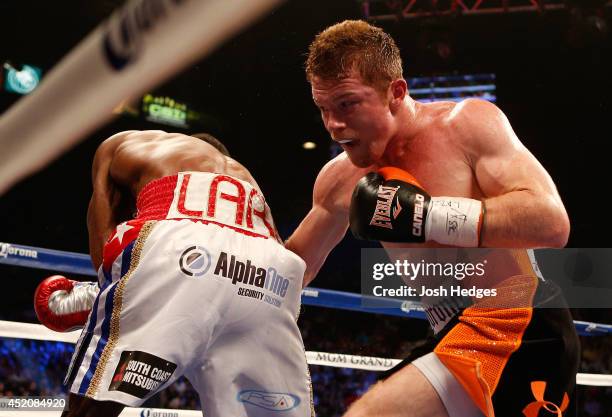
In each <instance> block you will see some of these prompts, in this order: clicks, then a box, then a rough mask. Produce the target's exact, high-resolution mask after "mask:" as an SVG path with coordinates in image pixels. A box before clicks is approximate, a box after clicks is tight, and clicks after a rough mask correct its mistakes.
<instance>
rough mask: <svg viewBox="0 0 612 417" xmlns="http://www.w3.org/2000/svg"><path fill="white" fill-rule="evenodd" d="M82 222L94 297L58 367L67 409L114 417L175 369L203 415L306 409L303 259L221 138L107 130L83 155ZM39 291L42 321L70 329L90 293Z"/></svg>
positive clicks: (72, 413)
mask: <svg viewBox="0 0 612 417" xmlns="http://www.w3.org/2000/svg"><path fill="white" fill-rule="evenodd" d="M202 139H203V140H202ZM134 209H136V212H135V215H134V216H133V215H132V213H133V210H134ZM87 220H88V228H89V241H90V253H91V257H92V260H93V263H94V266H95V267H96V268H99V269H98V282H99V285H100V292H99V295H98V296H97V298H95V301H94V302H93V307H92V308H91V313H90V314H89V318H88V321H87V323H85V327H84V329H83V332H82V333H81V337H80V339H79V341H78V343H77V346H76V350H75V353H74V356H73V359H72V363H71V365H70V368H69V370H68V375H67V384H68V386H69V389H70V393H71V394H70V398H69V409H68V410H67V411H65V412H64V414H63V416H64V417H76V416H105V417H108V416H117V415H118V414H119V413H120V412H121V410H122V409H123V408H124V406H126V405H127V406H138V405H140V404H142V403H143V402H144V401H145V400H147V399H148V398H150V397H151V396H152V395H154V394H155V393H156V392H158V391H160V390H162V389H164V388H165V387H167V386H168V385H170V384H172V382H174V381H175V380H176V379H177V378H178V377H180V376H182V375H185V376H186V377H187V378H188V379H189V380H190V382H191V383H192V384H193V386H194V387H195V388H196V390H197V391H198V393H199V395H200V400H201V403H202V408H203V412H204V413H205V415H206V416H207V417H222V416H223V417H225V416H230V415H231V416H249V417H252V416H261V417H264V416H269V415H270V413H271V412H282V415H284V416H296V417H297V416H300V417H303V416H314V411H313V409H312V400H311V387H310V376H309V374H308V368H307V364H306V358H305V355H304V346H303V343H302V339H301V336H300V332H299V330H298V328H297V324H296V318H297V315H298V312H299V306H300V293H301V283H302V279H303V273H304V269H305V264H304V261H303V260H301V259H300V258H299V257H298V256H296V255H295V254H294V253H292V252H290V251H288V250H286V249H285V248H284V247H283V245H282V243H281V242H280V241H279V238H278V233H277V232H276V229H275V226H274V222H273V220H272V215H271V213H270V209H269V207H268V205H267V204H266V202H265V199H264V196H263V194H262V193H261V190H260V189H259V187H258V186H257V183H256V182H255V180H254V179H253V177H252V176H251V175H250V174H249V172H248V171H247V169H246V168H245V167H244V166H242V165H241V164H239V163H238V162H237V161H235V160H234V159H232V158H230V157H229V155H227V151H226V150H225V147H224V146H223V145H221V144H220V142H218V141H217V140H216V139H215V138H212V137H211V136H209V135H204V136H201V138H196V137H191V136H186V135H182V134H174V133H166V132H162V131H142V132H140V131H129V132H122V133H119V134H117V135H114V136H112V137H110V138H109V139H107V140H106V141H104V142H103V143H102V144H101V145H100V147H99V148H98V150H97V152H96V155H95V158H94V162H93V195H92V198H91V202H90V204H89V211H88V216H87ZM58 280H59V281H58ZM44 285H45V288H43V289H39V291H38V295H39V297H38V299H37V303H38V304H41V305H39V306H38V307H37V310H39V311H44V312H45V313H44V314H43V315H42V316H41V318H43V319H44V320H51V321H52V325H53V326H55V327H56V328H59V329H66V328H69V327H72V326H73V325H74V324H75V320H76V319H78V317H79V314H81V313H82V311H83V310H86V309H87V307H88V306H87V303H88V302H90V300H91V298H90V297H87V296H84V295H83V291H82V289H81V287H80V286H78V287H76V288H73V284H72V283H71V282H69V281H68V282H67V280H65V279H61V278H56V279H54V280H49V281H46V282H45V284H44ZM62 291H63V292H62ZM50 300H55V302H51V303H50V302H49V301H50ZM58 303H59V304H60V305H58ZM70 303H75V304H78V306H76V307H74V306H72V307H70V305H69V304H70ZM66 313H67V314H66ZM62 315H64V318H65V319H66V320H67V321H68V323H61V319H62ZM47 324H49V323H47Z"/></svg>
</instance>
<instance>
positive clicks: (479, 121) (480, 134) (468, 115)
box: [442, 98, 516, 155]
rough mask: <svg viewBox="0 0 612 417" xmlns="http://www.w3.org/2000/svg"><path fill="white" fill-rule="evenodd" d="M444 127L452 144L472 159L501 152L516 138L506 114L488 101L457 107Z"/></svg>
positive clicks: (447, 116)
mask: <svg viewBox="0 0 612 417" xmlns="http://www.w3.org/2000/svg"><path fill="white" fill-rule="evenodd" d="M442 123H443V128H444V129H445V131H446V132H447V133H448V135H449V136H450V137H452V140H453V142H454V143H455V144H457V145H458V146H459V147H460V148H462V149H463V151H464V152H465V153H466V154H470V155H472V154H474V153H476V154H481V153H482V152H485V153H488V152H486V151H487V150H495V149H500V148H502V147H504V146H505V145H507V144H509V141H512V140H513V139H515V138H516V137H515V135H514V132H513V131H512V127H511V126H510V123H509V122H508V119H507V118H506V116H505V115H504V113H503V112H502V111H501V110H500V109H499V108H498V107H497V106H496V105H495V104H493V103H491V102H488V101H486V100H481V99H473V98H471V99H466V100H464V101H462V102H460V103H456V104H455V105H454V106H453V107H452V109H450V110H449V111H448V113H447V114H446V115H445V117H444V118H443V121H442Z"/></svg>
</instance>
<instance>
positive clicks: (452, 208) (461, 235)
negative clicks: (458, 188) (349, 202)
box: [425, 197, 482, 248]
mask: <svg viewBox="0 0 612 417" xmlns="http://www.w3.org/2000/svg"><path fill="white" fill-rule="evenodd" d="M481 221H482V202H481V201H479V200H474V199H471V198H462V197H432V198H431V204H430V206H429V212H428V213H427V220H426V222H425V237H426V239H427V240H429V241H431V240H433V241H435V242H438V243H442V244H443V245H451V246H457V247H463V248H476V247H478V244H479V239H480V236H479V234H480V223H481Z"/></svg>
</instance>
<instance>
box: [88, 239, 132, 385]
mask: <svg viewBox="0 0 612 417" xmlns="http://www.w3.org/2000/svg"><path fill="white" fill-rule="evenodd" d="M135 242H136V241H133V242H131V243H130V244H129V245H128V246H126V247H125V249H124V250H123V259H122V260H121V279H123V278H124V277H125V274H126V273H127V272H128V271H129V269H130V261H131V259H132V250H133V249H134V244H135ZM121 279H120V280H118V281H116V282H115V283H114V284H113V285H112V288H111V289H110V290H109V291H108V295H107V296H106V301H105V303H104V319H103V321H102V329H101V335H100V340H98V345H97V346H96V351H95V352H94V354H93V356H92V358H91V363H90V364H89V369H88V370H87V373H86V374H85V376H84V377H83V381H82V382H81V386H80V387H79V394H85V393H86V392H87V389H88V388H89V384H90V382H91V379H92V378H93V375H94V373H95V371H96V367H97V366H98V363H99V362H100V357H101V356H102V352H103V351H104V348H105V347H106V344H107V343H108V337H109V335H110V325H111V319H112V315H113V301H114V300H115V291H116V290H117V283H119V282H121ZM119 313H121V312H119Z"/></svg>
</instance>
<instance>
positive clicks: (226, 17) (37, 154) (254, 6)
mask: <svg viewBox="0 0 612 417" xmlns="http://www.w3.org/2000/svg"><path fill="white" fill-rule="evenodd" d="M279 2H280V0H183V1H171V0H155V1H154V0H131V1H129V2H128V3H127V4H126V5H125V6H124V7H122V8H121V9H120V10H119V11H117V12H116V13H114V14H113V15H112V16H111V17H110V18H109V19H107V20H106V21H105V22H104V23H102V24H101V25H99V26H98V27H97V28H96V29H95V30H94V31H93V32H92V33H91V34H89V35H88V36H87V37H86V38H85V39H84V40H83V41H81V43H80V44H79V45H77V46H76V47H75V48H74V49H73V50H72V51H71V52H70V53H69V54H68V55H67V56H66V57H64V58H63V59H62V60H61V61H60V62H59V63H58V64H57V65H56V66H55V67H54V68H53V69H52V70H51V72H50V73H49V74H48V75H47V76H46V77H45V79H44V80H43V82H42V83H41V85H40V86H39V87H38V88H37V89H36V90H35V91H34V93H32V94H30V95H28V96H26V97H23V98H22V99H21V100H20V101H19V102H17V103H16V104H15V105H14V106H12V107H11V108H10V109H9V110H7V111H6V112H5V113H4V115H3V116H2V118H1V119H0V149H2V152H0V194H2V193H3V192H5V191H6V190H7V189H8V188H9V187H10V186H11V185H13V184H14V183H15V182H17V181H18V180H20V179H21V178H23V177H25V176H26V175H28V174H31V173H33V172H35V171H36V170H38V169H40V168H42V167H43V166H45V165H46V164H47V163H48V162H50V161H51V160H53V159H54V158H55V157H57V156H58V155H60V154H62V153H63V152H65V151H66V150H67V149H68V148H70V147H71V146H73V145H74V144H76V143H77V142H78V141H79V140H82V139H84V137H85V136H86V135H87V134H88V133H90V132H91V131H93V130H94V129H95V128H97V127H99V126H100V125H102V124H103V123H104V122H106V121H108V120H109V119H110V118H111V117H112V111H113V109H114V108H115V107H116V106H117V105H118V104H119V103H120V102H122V101H123V100H126V99H130V98H134V97H137V96H138V95H140V94H142V93H144V92H146V91H147V89H149V88H152V87H154V86H155V85H157V84H159V83H161V82H162V81H164V80H166V79H168V78H169V77H170V76H172V75H173V74H176V73H177V72H178V71H180V70H181V69H183V68H185V67H186V66H187V65H189V64H190V63H192V62H193V61H194V60H196V59H197V58H199V57H201V56H203V55H204V54H206V53H208V52H210V51H211V50H212V49H213V48H215V47H216V46H217V45H219V44H220V43H221V42H223V41H224V40H225V39H228V38H229V37H230V36H232V35H234V34H236V33H237V32H238V31H239V30H240V29H242V28H244V27H245V26H246V25H248V24H249V23H251V22H252V21H253V20H255V19H256V18H257V17H259V16H261V15H263V14H264V13H265V12H266V11H268V10H270V9H271V8H272V6H274V5H276V4H277V3H279Z"/></svg>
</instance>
